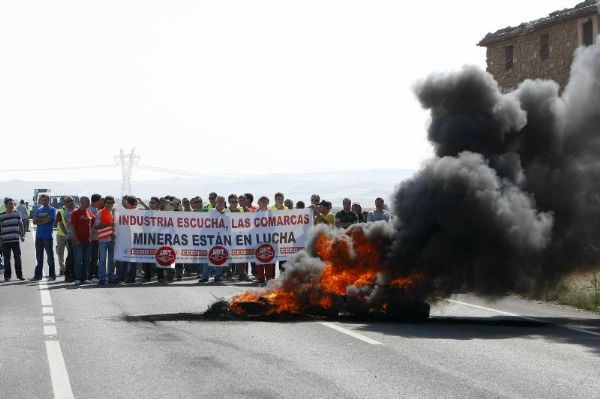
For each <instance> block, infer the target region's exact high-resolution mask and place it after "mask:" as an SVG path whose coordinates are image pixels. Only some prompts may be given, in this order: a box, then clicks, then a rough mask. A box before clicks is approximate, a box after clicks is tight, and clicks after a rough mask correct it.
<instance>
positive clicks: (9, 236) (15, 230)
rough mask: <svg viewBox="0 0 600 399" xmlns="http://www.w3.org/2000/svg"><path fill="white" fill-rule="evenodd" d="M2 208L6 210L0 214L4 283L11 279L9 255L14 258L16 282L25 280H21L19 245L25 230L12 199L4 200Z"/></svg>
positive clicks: (23, 238) (23, 237) (23, 239)
mask: <svg viewBox="0 0 600 399" xmlns="http://www.w3.org/2000/svg"><path fill="white" fill-rule="evenodd" d="M4 206H5V208H6V210H5V211H4V212H2V213H0V231H1V232H2V233H1V235H0V241H1V242H2V256H3V257H4V267H5V269H4V281H10V278H11V273H12V271H11V267H10V253H11V252H12V254H13V255H14V258H15V273H16V274H17V279H18V280H21V281H23V280H25V279H24V278H23V269H22V268H21V246H20V245H19V239H20V240H21V241H25V229H24V228H23V223H22V222H21V215H20V213H19V212H17V211H15V202H14V201H13V200H12V198H5V199H4Z"/></svg>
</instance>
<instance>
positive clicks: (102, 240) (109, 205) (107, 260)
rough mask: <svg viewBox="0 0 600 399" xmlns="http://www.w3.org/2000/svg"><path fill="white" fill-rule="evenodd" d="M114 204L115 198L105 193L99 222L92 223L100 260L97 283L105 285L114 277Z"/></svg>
mask: <svg viewBox="0 0 600 399" xmlns="http://www.w3.org/2000/svg"><path fill="white" fill-rule="evenodd" d="M114 204H115V198H114V197H112V196H110V195H107V196H106V198H105V199H104V207H103V208H102V210H101V211H100V224H95V225H94V230H96V234H97V237H98V248H99V252H100V255H99V258H100V262H99V263H98V285H105V284H107V283H108V282H109V281H112V280H114V278H115V263H114V253H115V241H114V225H115V224H114V216H113V206H114Z"/></svg>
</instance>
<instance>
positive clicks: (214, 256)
mask: <svg viewBox="0 0 600 399" xmlns="http://www.w3.org/2000/svg"><path fill="white" fill-rule="evenodd" d="M228 258H229V252H227V249H226V248H225V247H222V246H220V245H217V246H214V247H212V248H211V249H209V250H208V260H209V261H210V263H212V264H213V265H215V266H221V265H223V264H224V263H225V262H227V259H228Z"/></svg>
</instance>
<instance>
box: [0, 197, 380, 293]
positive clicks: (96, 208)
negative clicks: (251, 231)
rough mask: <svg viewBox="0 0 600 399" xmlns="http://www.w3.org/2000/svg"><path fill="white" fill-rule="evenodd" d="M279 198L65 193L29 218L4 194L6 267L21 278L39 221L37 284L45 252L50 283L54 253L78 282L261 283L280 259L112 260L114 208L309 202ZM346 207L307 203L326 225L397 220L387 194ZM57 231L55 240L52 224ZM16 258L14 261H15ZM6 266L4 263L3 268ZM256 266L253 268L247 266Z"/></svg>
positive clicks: (43, 200)
mask: <svg viewBox="0 0 600 399" xmlns="http://www.w3.org/2000/svg"><path fill="white" fill-rule="evenodd" d="M273 199H274V202H273V204H270V199H269V198H268V197H266V196H261V197H260V198H258V200H257V201H256V205H255V204H254V196H253V195H252V194H251V193H245V194H241V195H236V194H230V195H228V196H227V198H226V197H224V196H221V195H217V193H215V192H211V193H210V194H209V195H208V202H206V203H205V202H204V201H203V199H202V198H201V197H200V196H196V197H193V198H189V199H188V198H182V199H179V198H176V197H174V196H170V195H167V196H164V197H152V198H150V201H149V202H148V204H146V203H145V202H144V201H142V200H141V199H140V198H137V197H135V196H124V197H122V198H121V201H120V203H119V204H116V203H115V198H114V197H112V196H109V195H107V196H105V197H103V196H102V195H100V194H93V195H91V196H90V197H86V196H83V197H81V198H80V199H79V206H78V207H75V203H74V201H73V199H72V198H70V197H67V198H65V200H64V205H63V207H62V208H60V209H56V208H54V207H52V206H50V204H49V203H50V197H49V196H47V195H41V196H40V200H39V204H38V206H36V208H35V210H34V211H32V213H31V215H29V213H28V212H27V209H26V207H25V206H24V201H21V202H20V204H19V206H16V204H15V201H14V200H13V199H12V198H5V199H4V207H5V210H4V211H3V212H1V213H0V243H1V247H2V258H1V259H0V260H2V259H3V266H4V281H10V280H11V278H12V268H13V265H14V270H15V274H16V278H17V279H18V280H25V278H24V277H23V269H22V261H21V247H20V243H21V242H23V241H24V240H25V237H26V233H27V231H29V222H30V218H31V222H32V223H33V225H35V226H36V231H35V253H36V267H35V272H34V276H33V277H32V278H31V280H32V281H39V280H41V279H42V276H43V269H44V257H45V258H46V263H47V264H48V280H50V281H53V280H56V278H57V273H56V265H55V259H54V251H56V255H57V257H58V276H64V280H65V282H72V283H74V284H76V285H80V284H90V283H97V284H98V285H107V284H121V283H124V284H131V283H135V282H136V279H137V278H138V274H141V276H140V277H141V278H142V279H143V281H146V282H149V281H152V279H153V278H156V279H157V280H158V281H159V282H170V281H174V280H181V279H182V278H183V277H192V276H195V277H197V278H198V280H199V282H200V283H206V282H208V281H209V278H210V277H211V276H212V277H213V280H214V281H215V282H219V281H222V280H223V279H227V280H233V279H238V280H240V281H250V280H251V279H254V280H255V281H257V282H259V283H262V282H265V281H267V280H270V279H273V278H275V263H271V264H255V263H250V264H248V263H235V264H229V265H227V266H225V267H212V266H209V265H208V263H202V264H179V263H176V264H175V267H174V268H162V267H157V265H156V264H155V263H142V264H138V263H134V262H121V261H116V260H115V259H114V248H115V228H114V227H115V223H114V214H115V213H114V212H115V209H119V208H121V209H128V210H153V211H178V212H218V213H228V212H257V211H281V210H286V209H304V208H305V207H307V205H306V204H305V203H304V202H303V201H297V202H294V201H292V200H291V199H289V198H288V199H286V198H285V196H284V194H283V193H276V194H275V195H274V198H273ZM342 205H343V208H342V209H341V210H340V211H338V212H336V213H335V214H334V213H332V204H331V202H329V201H326V200H322V199H321V198H320V196H319V195H318V194H313V195H312V196H311V198H310V204H309V205H308V207H310V208H312V210H313V215H314V223H315V224H327V225H330V226H332V227H333V226H335V227H338V228H347V227H348V226H350V225H352V224H354V223H364V222H375V221H380V220H383V221H386V222H389V221H390V219H391V215H390V213H389V212H388V211H387V206H386V204H385V203H384V200H383V199H382V198H377V199H376V200H375V209H374V210H372V211H370V212H366V211H363V210H362V207H361V205H360V204H359V203H357V202H354V203H352V201H351V200H350V199H349V198H345V199H344V200H343V202H342ZM55 228H56V239H55V238H54V229H55ZM11 258H12V260H13V261H12V262H11ZM1 265H2V263H1V262H0V266H1ZM248 266H250V268H249V267H248ZM279 269H280V270H284V269H285V262H279Z"/></svg>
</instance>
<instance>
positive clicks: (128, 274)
mask: <svg viewBox="0 0 600 399" xmlns="http://www.w3.org/2000/svg"><path fill="white" fill-rule="evenodd" d="M119 264H120V268H118V269H119V270H117V272H118V274H119V280H121V281H127V282H128V283H133V282H135V277H136V275H137V267H136V266H137V263H135V262H119Z"/></svg>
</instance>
